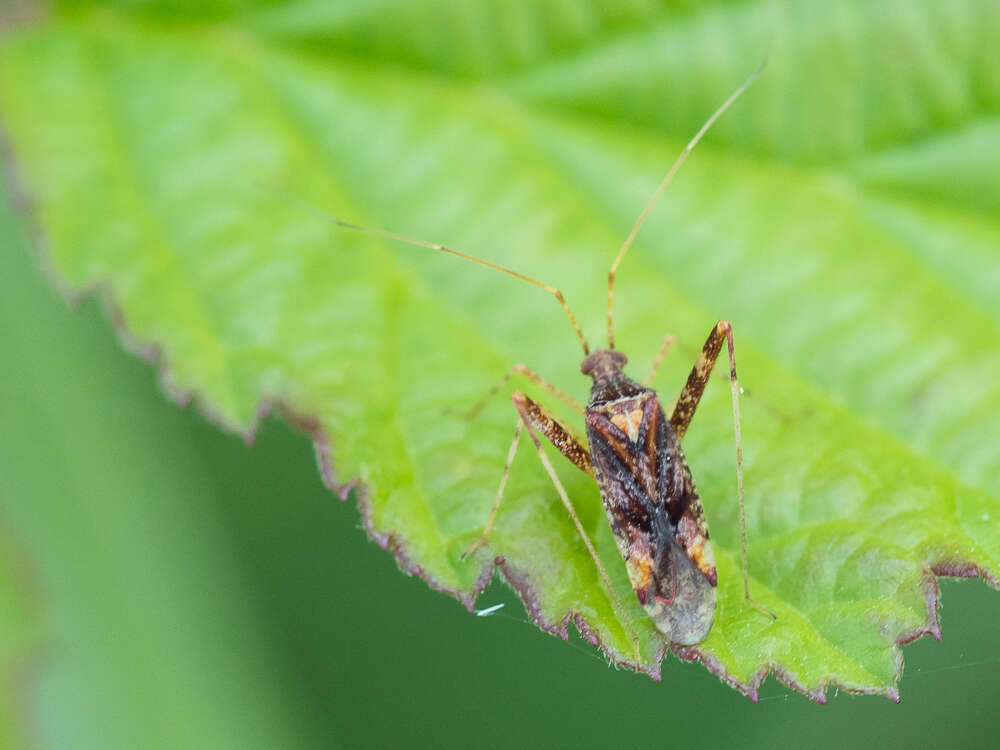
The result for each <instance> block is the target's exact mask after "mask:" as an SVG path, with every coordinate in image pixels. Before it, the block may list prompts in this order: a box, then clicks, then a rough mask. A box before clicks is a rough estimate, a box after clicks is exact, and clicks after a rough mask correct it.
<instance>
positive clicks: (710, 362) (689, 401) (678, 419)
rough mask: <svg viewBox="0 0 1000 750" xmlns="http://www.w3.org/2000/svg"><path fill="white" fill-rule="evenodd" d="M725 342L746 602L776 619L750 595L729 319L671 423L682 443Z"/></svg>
mask: <svg viewBox="0 0 1000 750" xmlns="http://www.w3.org/2000/svg"><path fill="white" fill-rule="evenodd" d="M723 341H725V342H726V344H727V348H728V351H729V387H730V391H731V392H732V397H733V431H734V434H735V437H736V491H737V497H738V499H739V516H740V553H741V559H742V563H743V595H744V597H745V598H746V600H747V603H748V604H750V605H751V606H753V607H755V608H756V609H759V610H760V611H761V612H764V613H765V614H766V615H768V616H769V617H770V618H771V619H772V620H776V619H778V618H777V615H775V614H774V613H773V612H772V611H771V610H769V609H768V608H767V607H765V606H763V605H762V604H759V603H758V602H756V601H754V600H753V598H752V597H751V596H750V574H749V568H748V566H747V520H746V510H745V508H744V504H745V503H744V494H743V434H742V431H741V429H740V398H739V394H740V386H739V381H738V379H737V377H736V353H735V349H734V347H733V327H732V325H731V324H730V323H729V321H728V320H720V321H719V322H718V323H716V324H715V327H714V328H713V329H712V331H711V333H709V334H708V339H707V340H706V341H705V345H704V346H703V347H702V349H701V354H699V355H698V360H697V361H696V362H695V364H694V367H693V368H691V374H690V375H688V379H687V383H685V384H684V390H683V391H681V395H680V396H679V397H678V398H677V403H676V404H675V405H674V409H673V413H672V414H671V415H670V423H671V424H672V425H673V428H674V432H675V433H676V434H677V439H678V440H680V439H681V438H683V437H684V434H685V433H686V432H687V428H688V426H689V425H690V424H691V419H692V417H694V412H695V409H697V408H698V402H699V401H701V396H702V394H703V393H704V392H705V385H706V384H707V383H708V379H709V377H710V376H711V374H712V367H713V366H714V365H715V360H716V359H718V356H719V352H720V351H722V342H723Z"/></svg>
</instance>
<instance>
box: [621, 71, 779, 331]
mask: <svg viewBox="0 0 1000 750" xmlns="http://www.w3.org/2000/svg"><path fill="white" fill-rule="evenodd" d="M768 54H769V52H768V53H765V55H764V59H763V60H762V61H761V63H760V65H759V66H758V67H757V69H756V70H755V71H754V72H753V73H751V74H750V75H749V76H748V77H747V79H746V80H745V81H743V83H741V84H740V85H739V87H738V88H737V89H736V90H735V91H734V92H733V93H732V94H730V95H729V98H728V99H726V101H724V102H723V103H722V104H721V105H719V108H718V109H716V110H715V112H713V113H712V116H711V117H709V118H708V119H707V120H706V121H705V124H704V125H702V126H701V128H700V129H699V130H698V132H697V133H695V134H694V138H692V139H691V140H690V141H688V144H687V145H686V146H685V147H684V150H683V151H681V153H680V155H679V156H678V157H677V158H676V159H675V160H674V163H673V164H672V165H671V166H670V169H668V170H667V173H666V175H664V177H663V179H662V180H661V181H660V184H659V186H658V187H657V188H656V192H655V193H653V197H652V198H650V199H649V202H648V203H646V207H645V208H643V209H642V213H641V214H639V218H638V220H636V222H635V225H634V226H633V227H632V231H631V232H629V233H628V237H626V238H625V242H623V243H622V246H621V249H619V250H618V255H617V256H615V261H614V263H612V264H611V270H610V271H608V349H614V348H615V327H614V314H613V313H614V299H615V272H616V271H617V270H618V266H619V265H621V262H622V259H623V258H624V257H625V253H627V252H628V249H629V248H630V247H632V242H633V240H635V236H636V235H637V234H638V233H639V229H640V228H641V227H642V225H643V223H644V222H645V221H646V217H647V216H649V212H650V211H652V210H653V205H654V204H655V203H656V201H657V200H658V199H659V197H660V196H661V195H662V194H663V191H664V190H666V188H667V185H669V184H670V181H671V180H672V179H674V175H675V174H677V170H678V169H680V167H681V164H683V163H684V160H685V159H687V157H688V154H690V153H691V151H693V150H694V147H695V146H697V145H698V141H700V140H701V139H702V136H704V135H705V133H707V132H708V129H709V128H711V127H712V125H714V124H715V121H716V120H718V119H719V118H720V117H721V116H722V114H723V113H724V112H725V111H726V110H727V109H729V107H730V105H731V104H732V103H733V102H735V101H736V100H737V99H738V98H739V97H740V94H742V93H743V92H744V91H746V90H747V89H748V88H749V87H750V84H751V83H753V82H754V81H755V80H756V79H757V76H759V75H760V74H761V71H763V70H764V67H765V66H766V65H767V58H768Z"/></svg>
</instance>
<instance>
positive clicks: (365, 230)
mask: <svg viewBox="0 0 1000 750" xmlns="http://www.w3.org/2000/svg"><path fill="white" fill-rule="evenodd" d="M268 190H269V192H271V193H273V194H274V195H276V196H277V197H279V198H281V199H283V200H285V201H287V202H288V203H292V204H294V205H296V206H298V207H299V208H302V209H305V210H306V211H308V212H310V213H311V214H313V215H314V216H318V217H319V218H321V219H323V220H324V221H326V222H329V223H330V224H333V225H334V226H336V227H340V228H341V229H350V230H351V231H354V232H361V233H362V234H371V235H375V236H376V237H385V238H386V239H390V240H396V241H397V242H404V243H406V244H407V245H417V246H419V247H426V248H429V249H430V250H440V251H441V252H443V253H448V254H450V255H455V256H457V257H459V258H462V259H463V260H470V261H472V262H473V263H478V264H479V265H481V266H486V267H487V268H492V269H493V270H494V271H500V272H501V273H505V274H508V275H510V276H513V277H514V278H516V279H520V280H521V281H527V282H528V283H529V284H534V285H535V286H537V287H539V288H541V289H544V290H545V291H547V292H549V293H551V294H553V295H555V298H556V300H557V301H558V302H559V304H560V305H561V306H562V309H563V310H564V311H565V312H566V317H568V318H569V322H570V323H571V324H572V326H573V330H574V331H576V337H577V338H578V339H579V340H580V345H581V346H583V353H584V354H585V355H586V354H590V346H589V345H588V344H587V339H586V338H585V337H584V335H583V329H581V328H580V324H579V323H577V321H576V316H575V315H573V311H572V310H571V309H570V307H569V304H568V303H567V302H566V298H565V297H563V293H562V292H560V291H559V290H558V289H556V288H555V287H554V286H549V285H548V284H545V283H543V282H541V281H538V280H537V279H533V278H531V277H530V276H525V275H524V274H523V273H518V272H517V271H514V270H512V269H510V268H507V267H505V266H501V265H499V264H498V263H491V262H490V261H488V260H483V259H482V258H477V257H475V256H473V255H467V254H466V253H463V252H460V251H458V250H453V249H452V248H450V247H445V246H444V245H439V244H437V243H436V242H427V241H426V240H418V239H415V238H413V237H407V236H405V235H402V234H396V233H395V232H389V231H386V230H385V229H374V228H372V227H363V226H360V225H358V224H351V223H350V222H347V221H341V220H340V219H337V218H335V217H333V216H330V215H329V214H327V213H325V212H323V211H321V210H319V209H318V208H316V207H315V206H312V205H310V204H308V203H306V202H305V201H301V200H299V199H298V198H296V197H294V196H291V195H287V194H285V193H282V192H280V191H276V190H272V189H270V188H268Z"/></svg>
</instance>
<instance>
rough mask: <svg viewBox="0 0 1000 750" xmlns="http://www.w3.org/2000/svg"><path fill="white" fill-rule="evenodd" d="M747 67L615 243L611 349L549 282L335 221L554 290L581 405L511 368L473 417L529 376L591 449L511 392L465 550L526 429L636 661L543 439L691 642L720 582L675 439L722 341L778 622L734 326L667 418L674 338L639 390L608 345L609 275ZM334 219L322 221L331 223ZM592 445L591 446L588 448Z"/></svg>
mask: <svg viewBox="0 0 1000 750" xmlns="http://www.w3.org/2000/svg"><path fill="white" fill-rule="evenodd" d="M762 68H763V66H761V68H758V69H757V70H756V71H754V72H753V73H752V74H751V75H750V77H749V78H747V80H746V81H744V82H743V84H742V85H741V86H740V87H739V88H737V89H736V91H734V92H733V93H732V94H731V95H730V97H729V98H728V99H727V100H726V101H725V102H723V104H722V105H721V106H720V107H719V108H718V109H717V110H716V111H715V112H714V113H713V114H712V116H711V117H710V118H708V120H707V121H706V122H705V124H704V125H702V127H701V129H700V130H699V131H698V132H697V133H696V134H695V136H694V138H692V139H691V141H690V142H689V143H688V144H687V146H685V148H684V150H683V151H682V152H681V154H680V155H679V156H678V157H677V159H676V160H675V161H674V163H673V165H671V167H670V169H669V170H668V171H667V174H666V175H665V176H664V178H663V180H662V181H661V182H660V185H659V187H657V189H656V192H655V193H654V194H653V196H652V198H651V199H650V200H649V202H648V203H647V204H646V206H645V208H644V209H643V212H642V214H640V216H639V218H638V220H637V221H636V223H635V225H634V226H633V227H632V231H631V232H630V233H629V235H628V237H627V238H626V239H625V242H624V243H623V244H622V247H621V249H620V250H619V251H618V255H617V257H616V258H615V260H614V263H612V265H611V270H610V271H609V273H608V317H607V326H608V347H607V348H606V349H597V350H595V351H593V352H591V350H590V347H589V345H588V344H587V340H586V338H585V337H584V335H583V331H582V329H581V328H580V325H579V324H578V323H577V320H576V317H575V316H574V315H573V312H572V310H571V309H570V307H569V305H568V304H567V302H566V300H565V298H564V297H563V295H562V292H560V291H559V290H558V289H556V288H555V287H552V286H549V285H548V284H543V283H542V282H540V281H537V280H536V279H533V278H530V277H528V276H525V275H524V274H521V273H518V272H517V271H513V270H511V269H509V268H505V267H503V266H500V265H497V264H495V263H491V262H489V261H485V260H481V259H479V258H475V257H473V256H471V255H466V254H465V253H461V252H459V251H457V250H453V249H451V248H448V247H445V246H443V245H438V244H436V243H432V242H425V241H423V240H417V239H413V238H411V237H406V236H403V235H399V234H396V233H394V232H387V231H384V230H381V229H371V228H368V227H362V226H358V225H356V224H350V223H347V222H343V221H339V220H337V219H330V221H332V222H333V223H334V224H336V225H337V226H339V227H342V228H345V229H351V230H355V231H359V232H365V233H367V234H374V235H377V236H380V237H386V238H389V239H393V240H399V241H401V242H405V243H409V244H412V245H419V246H421V247H426V248H430V249H433V250H440V251H442V252H445V253H450V254H452V255H456V256H458V257H460V258H464V259H466V260H470V261H473V262H475V263H479V264H481V265H484V266H487V267H489V268H492V269H494V270H497V271H501V272H503V273H506V274H510V275H511V276H515V277H517V278H519V279H521V280H522V281H526V282H528V283H530V284H534V285H535V286H538V287H540V288H542V289H545V290H546V291H548V292H550V293H551V294H553V295H554V296H555V298H556V299H557V300H558V301H559V304H560V305H561V306H562V308H563V310H564V311H565V313H566V315H567V317H568V318H569V320H570V323H571V324H572V325H573V329H574V331H575V332H576V335H577V338H578V339H579V340H580V343H581V345H582V346H583V351H584V355H585V357H586V358H585V359H584V360H583V363H582V364H581V366H580V370H581V372H583V374H584V375H589V376H590V377H591V378H592V379H593V385H592V387H591V392H590V400H589V401H588V403H587V405H586V407H584V406H582V405H580V404H579V403H578V402H577V401H576V400H575V399H573V398H572V397H571V396H569V395H568V394H566V393H564V392H563V391H562V390H560V389H559V388H557V387H556V386H554V385H552V384H551V383H548V382H547V381H546V380H544V379H543V378H542V377H541V376H540V375H538V374H537V373H535V372H533V371H532V370H529V369H528V368H527V367H525V366H524V365H515V366H514V367H513V368H512V369H511V370H510V371H509V372H508V373H507V374H506V375H505V376H504V378H503V380H502V381H501V382H500V383H499V384H498V385H497V386H496V387H494V388H493V389H492V390H491V391H490V392H489V393H488V394H487V395H486V396H485V397H484V398H483V399H482V400H481V401H480V402H479V403H478V404H477V405H476V406H475V407H473V409H472V411H471V412H470V413H469V416H470V417H471V416H474V415H475V414H476V413H478V411H479V410H480V409H481V408H482V406H483V405H484V404H485V402H486V401H487V400H488V399H489V398H490V397H492V396H493V395H494V394H496V393H497V392H498V391H499V390H500V389H501V387H502V386H503V385H504V384H505V383H506V382H507V381H508V380H509V379H510V378H511V377H512V376H514V375H520V376H523V377H526V378H527V379H528V380H530V381H532V382H534V383H535V384H537V385H539V386H541V387H542V388H544V389H545V390H547V391H548V392H549V393H551V394H553V395H555V396H556V397H558V398H560V399H561V400H562V401H564V402H565V403H567V404H568V405H570V406H571V407H573V408H574V409H576V410H577V411H579V412H580V413H581V414H582V415H583V416H584V419H585V421H586V429H587V443H588V446H586V447H585V446H584V445H582V444H581V442H580V440H578V439H577V438H576V437H574V435H573V431H572V430H571V429H570V428H569V427H567V426H566V425H565V424H564V423H562V422H561V421H560V420H559V419H558V418H557V417H556V416H555V415H554V414H553V413H552V412H550V411H549V410H548V409H546V408H545V407H544V406H542V405H541V404H539V403H537V402H536V401H533V400H531V399H530V398H528V397H527V396H526V395H524V394H523V393H522V392H520V391H515V392H514V394H513V396H512V401H513V403H514V407H515V408H516V409H517V413H518V420H517V427H516V429H515V433H514V439H513V441H512V443H511V446H510V451H509V453H508V456H507V463H506V466H505V467H504V472H503V475H502V477H501V480H500V486H499V488H498V490H497V497H496V502H495V503H494V505H493V509H492V511H491V512H490V515H489V519H488V521H487V522H486V526H485V528H484V530H483V533H482V536H481V537H480V538H479V540H478V541H476V543H475V544H473V545H472V546H471V547H470V548H469V549H468V550H467V551H466V552H465V553H464V554H463V555H462V557H463V558H465V557H466V556H467V555H469V554H470V553H472V552H474V551H475V550H476V549H478V548H479V547H481V546H483V545H484V544H486V542H487V540H488V538H489V534H490V530H491V529H492V527H493V523H494V521H495V520H496V516H497V511H498V510H499V507H500V501H501V499H502V498H503V492H504V487H505V486H506V483H507V477H508V475H509V473H510V467H511V463H512V462H513V460H514V455H515V452H516V450H517V445H518V441H519V439H520V436H521V432H522V430H523V429H527V431H528V434H529V435H530V436H531V439H532V440H533V442H534V444H535V447H536V448H537V450H538V455H539V458H540V459H541V461H542V464H543V466H544V467H545V470H546V471H547V473H548V474H549V476H550V477H551V479H552V482H553V483H554V484H555V487H556V490H557V491H558V493H559V496H560V498H561V499H562V501H563V504H564V505H565V506H566V508H567V510H568V511H569V514H570V516H571V517H572V519H573V521H574V523H575V524H576V528H577V531H578V532H579V534H580V536H581V538H582V539H583V542H584V544H585V545H586V546H587V549H588V550H589V552H590V555H591V557H592V558H593V560H594V563H595V564H596V565H597V568H598V571H599V572H600V575H601V578H602V579H603V581H604V584H605V585H606V586H607V588H608V591H609V592H610V594H611V597H612V600H613V601H614V603H615V606H616V608H617V610H618V612H619V614H620V615H621V617H622V619H623V621H624V622H625V624H626V627H627V629H628V631H629V634H630V636H631V638H632V641H633V645H634V647H635V658H636V663H637V664H638V662H639V651H638V637H637V635H636V632H635V628H634V627H633V625H632V622H631V619H630V618H629V616H628V614H627V613H626V611H625V608H624V606H623V605H622V602H621V600H620V599H619V598H618V595H617V593H616V592H615V589H614V587H613V586H612V584H611V580H610V578H609V576H608V574H607V571H606V570H605V569H604V566H603V564H602V563H601V560H600V558H599V557H598V555H597V552H596V550H595V549H594V546H593V544H592V543H591V541H590V539H589V537H588V536H587V533H586V531H585V530H584V528H583V525H582V524H581V522H580V519H579V517H578V516H577V513H576V511H575V509H574V508H573V504H572V502H571V501H570V499H569V497H568V495H567V494H566V490H565V489H564V488H563V486H562V483H561V482H560V481H559V477H558V476H557V474H556V472H555V469H554V468H553V467H552V464H551V463H550V461H549V459H548V457H547V455H546V454H545V451H544V450H543V449H542V443H541V440H540V439H539V433H540V434H541V435H544V436H545V437H546V438H547V439H548V440H549V441H550V442H551V443H552V444H553V445H554V446H555V447H556V448H557V449H558V450H559V452H560V453H562V454H563V455H564V456H565V457H566V458H568V459H569V460H570V461H571V462H572V463H573V464H574V465H576V466H577V467H578V468H579V469H580V470H581V471H584V472H585V473H587V474H589V475H590V476H592V477H594V479H595V480H596V481H597V485H598V487H599V488H600V491H601V498H602V500H603V503H604V509H605V511H606V513H607V516H608V520H609V521H610V523H611V530H612V532H613V533H614V537H615V540H616V542H617V544H618V549H619V551H620V552H621V555H622V557H623V558H624V560H625V566H626V568H627V570H628V576H629V580H630V582H631V584H632V588H633V589H634V590H635V593H636V596H637V597H638V599H639V601H640V602H641V603H642V605H643V607H645V609H646V612H647V613H648V614H649V616H650V618H651V619H652V621H653V622H654V623H655V625H656V627H657V628H658V629H659V631H660V632H661V633H662V634H663V635H664V637H666V638H667V639H668V640H670V641H671V642H673V643H677V644H682V645H690V644H694V643H698V642H699V641H701V640H703V639H704V638H705V637H706V636H707V635H708V632H709V630H710V629H711V627H712V623H713V622H714V619H715V600H716V593H715V589H716V585H717V575H716V569H715V561H714V557H713V554H712V544H711V542H710V541H709V534H708V524H707V523H706V521H705V514H704V511H703V509H702V505H701V501H700V500H699V498H698V493H697V491H696V489H695V486H694V480H693V479H692V477H691V471H690V470H689V469H688V465H687V462H686V461H685V459H684V452H683V451H682V450H681V440H682V439H683V437H684V434H685V433H686V432H687V428H688V426H689V425H690V423H691V419H692V417H693V416H694V412H695V409H696V408H697V406H698V403H699V401H700V400H701V396H702V393H703V392H704V390H705V386H706V384H707V382H708V379H709V376H710V374H711V372H712V367H713V366H714V364H715V360H716V358H717V357H718V356H719V353H720V352H721V350H722V344H723V342H725V343H726V344H727V348H728V352H729V380H730V384H731V390H732V400H733V424H734V428H735V437H736V476H737V492H738V496H739V520H740V540H741V550H742V562H743V590H744V595H745V597H746V599H747V601H748V602H749V603H751V604H752V605H753V606H755V607H757V608H759V609H761V610H763V611H764V612H766V613H767V614H768V615H770V616H771V617H772V618H773V617H774V615H773V614H772V613H771V612H770V611H768V610H766V609H765V608H763V607H762V606H761V605H759V604H756V603H755V602H753V600H752V599H751V598H750V588H749V582H748V576H747V562H746V521H745V516H744V510H743V468H742V462H743V458H742V448H741V437H740V414H739V391H740V389H739V385H738V381H737V377H736V359H735V354H734V348H733V329H732V326H731V325H730V324H729V322H728V321H725V320H722V321H719V322H718V323H717V324H716V325H715V326H714V327H713V328H712V331H711V333H709V336H708V340H707V341H706V342H705V345H704V347H703V348H702V351H701V354H700V356H699V357H698V360H697V362H696V363H695V365H694V367H693V368H692V370H691V374H690V375H689V376H688V379H687V382H686V384H685V386H684V389H683V390H682V391H681V394H680V396H679V397H678V399H677V401H676V403H675V404H674V407H673V409H672V411H671V413H670V416H669V418H668V417H667V416H666V414H665V413H664V410H663V407H662V405H661V404H660V400H659V397H658V396H657V394H656V391H654V390H653V389H652V388H651V387H650V384H651V383H652V382H653V379H654V378H655V376H656V373H657V371H658V370H659V367H660V364H661V363H662V362H663V359H664V357H665V355H666V353H667V351H668V350H669V348H670V347H671V345H672V344H673V343H674V341H675V339H674V337H673V336H671V335H668V336H667V337H666V338H665V339H664V341H663V344H662V345H661V347H660V350H659V352H658V354H657V357H656V359H655V361H654V363H653V367H652V369H651V370H650V372H649V375H648V376H647V378H646V381H645V383H646V384H645V385H643V384H640V383H638V382H636V381H635V380H632V379H631V378H630V377H629V376H628V375H626V374H625V372H624V370H623V367H624V365H625V363H626V357H625V355H624V354H622V353H621V352H619V351H616V350H615V348H614V324H613V314H612V312H613V308H614V281H615V272H616V271H617V269H618V266H619V265H620V264H621V262H622V259H623V258H624V257H625V254H626V252H627V251H628V249H629V247H631V245H632V242H633V240H634V239H635V236H636V234H637V233H638V231H639V228H640V227H641V226H642V224H643V222H644V221H645V220H646V217H647V216H648V215H649V212H650V210H651V209H652V207H653V204H654V203H655V202H656V200H657V199H658V198H659V197H660V195H661V194H662V193H663V191H664V189H665V188H666V187H667V185H668V184H669V183H670V181H671V179H673V176H674V174H675V173H676V172H677V170H678V169H679V168H680V166H681V164H682V163H683V162H684V160H685V159H686V158H687V156H688V154H689V153H690V152H691V150H692V149H693V148H694V147H695V145H696V144H697V143H698V141H700V140H701V138H702V136H703V135H704V134H705V132H706V131H707V130H708V129H709V128H710V127H711V126H712V124H713V123H714V122H715V121H716V120H717V119H718V118H719V117H720V116H721V115H722V113H723V112H725V111H726V109H728V108H729V106H730V105H731V104H732V103H733V102H734V101H735V100H736V98H737V97H739V96H740V94H742V93H743V92H744V91H745V90H746V89H747V87H748V86H750V84H751V83H753V81H754V79H756V78H757V76H758V75H759V74H760V71H761V69H762ZM327 218H329V217H327ZM588 447H589V450H588Z"/></svg>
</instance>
